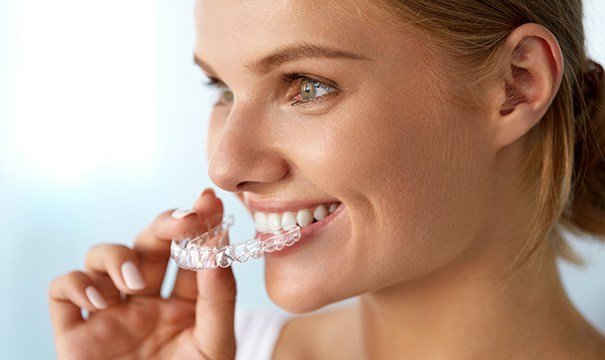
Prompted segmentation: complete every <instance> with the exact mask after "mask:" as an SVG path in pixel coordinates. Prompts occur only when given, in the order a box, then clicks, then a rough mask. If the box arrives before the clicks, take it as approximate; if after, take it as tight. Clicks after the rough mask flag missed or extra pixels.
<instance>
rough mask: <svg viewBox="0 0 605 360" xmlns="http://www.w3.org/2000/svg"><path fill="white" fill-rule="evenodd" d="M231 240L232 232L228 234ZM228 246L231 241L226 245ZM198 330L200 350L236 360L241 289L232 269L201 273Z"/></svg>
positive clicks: (219, 358)
mask: <svg viewBox="0 0 605 360" xmlns="http://www.w3.org/2000/svg"><path fill="white" fill-rule="evenodd" d="M225 240H226V241H228V240H229V232H228V231H227V232H226V233H225ZM226 243H228V242H226ZM196 277H197V278H196V281H197V288H198V293H197V300H196V305H195V328H194V330H193V333H194V336H195V339H196V343H197V344H198V346H199V349H200V350H201V351H202V352H203V353H204V354H205V355H206V356H207V357H208V358H210V359H212V360H223V359H225V360H226V359H230V360H233V359H235V350H236V342H235V333H234V318H235V298H236V294H237V289H236V288H237V287H236V284H235V277H234V276H233V270H232V268H231V267H227V268H222V267H217V268H216V269H204V270H200V271H198V272H197V274H196Z"/></svg>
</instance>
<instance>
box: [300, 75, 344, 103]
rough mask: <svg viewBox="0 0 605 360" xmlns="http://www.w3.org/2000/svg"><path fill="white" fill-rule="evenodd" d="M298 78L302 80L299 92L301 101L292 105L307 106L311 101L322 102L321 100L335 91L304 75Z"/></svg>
mask: <svg viewBox="0 0 605 360" xmlns="http://www.w3.org/2000/svg"><path fill="white" fill-rule="evenodd" d="M296 76H297V78H298V79H300V83H299V88H298V92H299V94H300V98H301V100H299V101H296V102H294V103H293V104H292V105H298V104H305V103H309V102H311V101H316V100H320V98H322V97H324V96H325V95H328V94H330V93H332V92H333V91H334V90H335V89H334V88H333V87H331V86H328V85H325V84H323V83H322V82H319V81H316V80H313V79H311V78H308V77H305V76H302V75H296Z"/></svg>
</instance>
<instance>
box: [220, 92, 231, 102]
mask: <svg viewBox="0 0 605 360" xmlns="http://www.w3.org/2000/svg"><path fill="white" fill-rule="evenodd" d="M222 96H223V99H224V100H225V101H231V100H233V91H231V90H230V89H225V90H224V91H223V92H222Z"/></svg>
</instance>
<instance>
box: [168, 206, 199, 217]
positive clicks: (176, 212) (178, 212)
mask: <svg viewBox="0 0 605 360" xmlns="http://www.w3.org/2000/svg"><path fill="white" fill-rule="evenodd" d="M191 214H195V211H193V210H191V209H181V208H179V209H176V210H174V211H173V212H172V214H170V216H171V217H172V218H174V219H182V218H184V217H186V216H189V215H191Z"/></svg>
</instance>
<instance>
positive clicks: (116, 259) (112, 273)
mask: <svg viewBox="0 0 605 360" xmlns="http://www.w3.org/2000/svg"><path fill="white" fill-rule="evenodd" d="M85 267H86V270H87V271H88V272H93V273H96V274H106V275H108V276H109V278H111V281H113V285H114V286H115V287H116V288H117V289H119V290H120V291H121V292H123V293H126V294H145V293H151V292H150V291H149V289H147V288H146V286H145V285H146V284H145V276H144V275H143V273H142V272H141V270H140V265H139V260H138V256H137V254H136V252H135V251H134V250H132V249H130V248H128V247H127V246H125V245H120V244H98V245H95V246H93V247H92V248H91V249H90V251H88V254H87V255H86V261H85Z"/></svg>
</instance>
